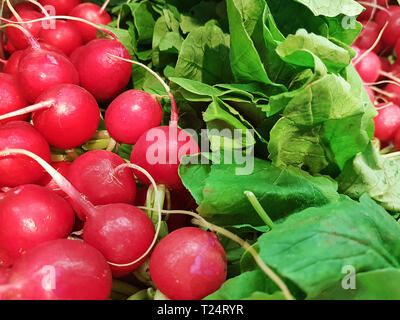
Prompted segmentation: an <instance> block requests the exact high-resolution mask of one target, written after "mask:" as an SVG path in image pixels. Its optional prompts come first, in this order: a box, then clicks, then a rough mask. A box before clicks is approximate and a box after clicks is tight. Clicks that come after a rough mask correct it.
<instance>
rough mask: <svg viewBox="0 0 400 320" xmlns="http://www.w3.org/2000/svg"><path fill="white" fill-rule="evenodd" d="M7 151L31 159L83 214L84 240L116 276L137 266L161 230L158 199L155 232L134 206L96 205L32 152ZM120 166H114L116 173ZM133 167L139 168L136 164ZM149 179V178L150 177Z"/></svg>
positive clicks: (155, 187)
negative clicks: (103, 258) (105, 261)
mask: <svg viewBox="0 0 400 320" xmlns="http://www.w3.org/2000/svg"><path fill="white" fill-rule="evenodd" d="M10 154H19V155H25V156H28V157H31V158H32V159H34V160H35V161H36V162H37V163H39V164H40V165H41V166H42V167H43V168H44V169H45V170H46V171H47V172H48V173H49V174H50V175H51V177H52V178H53V179H54V181H55V182H56V183H57V184H58V185H59V187H60V189H61V190H62V191H64V192H65V193H66V194H67V195H68V196H69V197H70V198H71V200H72V201H73V202H74V203H75V204H76V206H78V207H79V208H80V210H81V211H82V212H83V213H84V214H85V216H86V221H85V224H84V230H83V238H84V241H85V242H87V243H89V244H93V246H95V247H96V248H97V249H99V250H100V251H101V252H102V253H103V254H104V256H105V257H106V259H107V260H108V263H109V264H111V266H112V270H113V274H114V275H115V276H116V277H119V276H122V275H126V274H129V273H130V272H132V271H133V270H135V269H136V268H138V267H139V265H140V263H141V262H143V261H144V259H145V258H146V257H147V255H148V254H149V253H150V251H151V249H152V248H153V246H154V244H155V242H156V240H157V237H158V233H159V231H160V225H161V208H160V201H158V200H157V203H158V213H159V215H158V216H159V218H158V224H157V231H155V230H154V226H153V223H152V221H151V220H150V218H149V217H148V216H147V214H146V213H145V212H143V211H142V210H140V209H138V208H136V207H134V206H133V205H130V204H125V203H114V204H108V205H104V206H96V207H95V206H93V204H92V203H91V202H90V201H88V200H87V199H86V197H84V196H83V195H82V194H81V193H80V192H79V191H77V190H76V189H75V188H74V187H73V185H72V184H71V183H70V182H69V181H68V180H67V179H66V178H65V177H63V176H62V175H61V174H60V173H59V172H57V171H56V170H55V169H54V168H53V167H52V166H51V165H50V164H48V163H47V162H46V161H44V160H43V159H41V158H40V157H38V156H37V155H35V154H34V153H32V152H29V151H26V150H21V149H8V150H5V151H2V152H0V156H5V155H10ZM130 166H132V165H130ZM121 167H122V166H119V167H118V168H116V172H118V171H119V169H120V168H121ZM135 169H136V170H142V169H141V168H139V167H137V166H136V167H135ZM142 171H143V172H145V171H144V170H142ZM149 179H151V180H152V178H151V176H149ZM152 184H153V187H154V189H155V190H156V199H158V194H159V193H158V189H157V185H156V184H155V182H154V180H152Z"/></svg>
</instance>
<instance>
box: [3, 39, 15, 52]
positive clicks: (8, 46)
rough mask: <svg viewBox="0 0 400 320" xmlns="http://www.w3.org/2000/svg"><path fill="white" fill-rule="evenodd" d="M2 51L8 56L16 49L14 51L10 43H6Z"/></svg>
mask: <svg viewBox="0 0 400 320" xmlns="http://www.w3.org/2000/svg"><path fill="white" fill-rule="evenodd" d="M4 50H5V51H7V52H8V53H9V54H13V53H14V52H15V51H16V50H17V49H15V47H14V46H13V45H12V43H11V42H10V41H7V43H6V44H5V45H4Z"/></svg>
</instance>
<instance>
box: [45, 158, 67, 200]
mask: <svg viewBox="0 0 400 320" xmlns="http://www.w3.org/2000/svg"><path fill="white" fill-rule="evenodd" d="M51 165H52V167H53V168H54V169H56V170H57V171H58V172H59V173H61V174H62V175H63V176H64V177H67V175H68V172H69V168H70V167H71V165H72V162H68V161H58V162H53V163H51ZM37 184H38V185H40V186H42V187H46V188H48V189H50V190H51V191H53V192H55V193H56V194H58V195H59V196H61V197H63V198H68V196H67V195H66V194H65V193H64V192H63V191H62V190H61V189H60V187H59V186H58V184H57V183H56V182H55V181H54V179H53V178H52V177H50V175H49V174H46V175H45V176H44V177H43V178H42V179H41V180H40V181H38V182H37Z"/></svg>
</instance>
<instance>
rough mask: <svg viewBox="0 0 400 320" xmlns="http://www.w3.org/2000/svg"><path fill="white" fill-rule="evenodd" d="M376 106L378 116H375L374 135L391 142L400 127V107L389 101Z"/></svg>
mask: <svg viewBox="0 0 400 320" xmlns="http://www.w3.org/2000/svg"><path fill="white" fill-rule="evenodd" d="M376 108H377V110H378V116H377V117H375V118H374V123H375V133H374V135H375V137H376V138H378V139H379V140H381V141H383V142H390V141H392V140H393V138H394V136H395V134H396V132H397V131H398V130H399V128H400V108H399V107H398V106H397V105H395V104H387V103H383V104H379V105H377V107H376Z"/></svg>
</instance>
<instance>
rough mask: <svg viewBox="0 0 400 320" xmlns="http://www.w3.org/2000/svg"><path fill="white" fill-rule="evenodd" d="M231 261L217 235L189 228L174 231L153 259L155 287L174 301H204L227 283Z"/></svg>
mask: <svg viewBox="0 0 400 320" xmlns="http://www.w3.org/2000/svg"><path fill="white" fill-rule="evenodd" d="M226 269H227V258H226V254H225V251H224V248H223V247H222V245H221V243H220V242H219V241H218V238H217V236H216V235H215V234H214V233H211V232H207V231H204V230H201V229H199V228H193V227H187V228H181V229H178V230H175V231H173V232H172V233H170V234H169V235H167V236H166V237H165V238H163V239H162V240H161V241H160V242H159V244H158V245H157V246H156V247H155V249H154V251H153V253H152V255H151V257H150V276H151V279H152V281H153V283H154V285H155V286H156V287H157V288H158V289H159V290H160V291H161V292H162V293H163V294H164V295H166V296H167V297H168V298H169V299H172V300H201V299H203V298H205V297H206V296H208V295H209V294H211V293H213V292H215V291H216V290H218V289H219V288H220V287H221V285H222V284H223V283H224V282H225V280H226V275H227V273H226Z"/></svg>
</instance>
